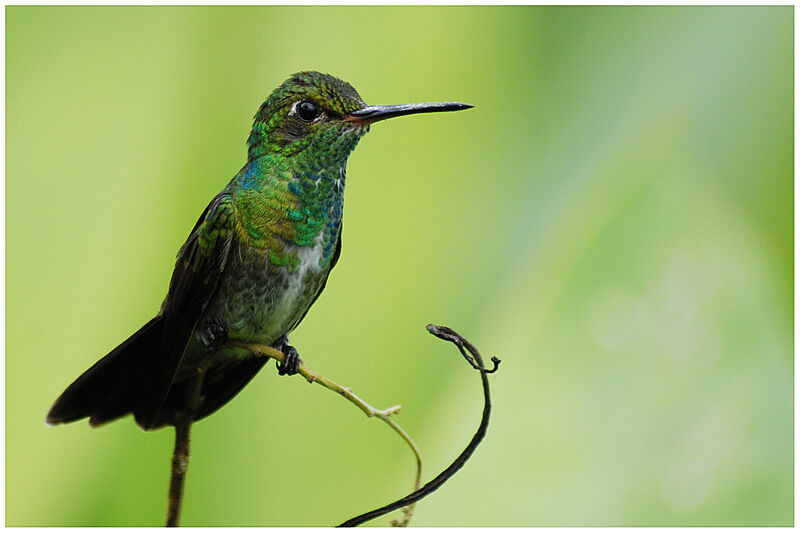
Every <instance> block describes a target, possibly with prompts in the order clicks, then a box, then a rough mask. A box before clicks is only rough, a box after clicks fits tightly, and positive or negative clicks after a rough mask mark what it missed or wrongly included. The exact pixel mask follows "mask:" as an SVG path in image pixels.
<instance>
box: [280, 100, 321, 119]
mask: <svg viewBox="0 0 800 533" xmlns="http://www.w3.org/2000/svg"><path fill="white" fill-rule="evenodd" d="M305 101H306V100H298V101H297V102H295V103H293V104H292V107H291V108H290V109H289V116H290V117H296V116H297V106H299V105H300V104H301V103H303V102H305ZM315 105H317V104H315ZM317 108H318V109H319V114H318V115H317V118H315V119H314V120H312V121H311V122H307V121H305V120H303V119H300V120H303V122H306V124H313V123H315V122H319V121H320V120H322V119H323V118H324V117H325V110H324V109H322V108H321V107H319V105H317Z"/></svg>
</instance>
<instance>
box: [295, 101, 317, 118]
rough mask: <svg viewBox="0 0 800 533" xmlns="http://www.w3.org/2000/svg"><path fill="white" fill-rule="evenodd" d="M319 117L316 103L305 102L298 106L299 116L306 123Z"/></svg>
mask: <svg viewBox="0 0 800 533" xmlns="http://www.w3.org/2000/svg"><path fill="white" fill-rule="evenodd" d="M317 115H319V110H318V109H317V106H316V105H315V104H314V102H309V101H307V100H306V101H303V102H300V103H299V104H297V116H298V117H300V118H301V119H303V120H305V121H306V122H311V121H312V120H314V119H315V118H317Z"/></svg>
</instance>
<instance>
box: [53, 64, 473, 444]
mask: <svg viewBox="0 0 800 533" xmlns="http://www.w3.org/2000/svg"><path fill="white" fill-rule="evenodd" d="M470 107H473V106H471V105H469V104H462V103H458V102H434V103H421V104H404V105H374V106H370V105H366V104H365V103H364V101H363V100H362V99H361V97H360V96H359V94H358V92H356V90H355V89H354V88H353V87H352V85H350V84H349V83H347V82H345V81H342V80H340V79H338V78H336V77H334V76H331V75H329V74H322V73H320V72H313V71H311V72H300V73H297V74H294V75H293V76H291V77H290V78H289V79H287V80H286V81H285V82H283V83H282V84H281V85H280V86H279V87H278V88H277V89H275V90H274V91H273V92H272V93H271V94H270V95H269V97H267V99H266V100H265V101H264V103H263V104H262V105H261V107H260V108H259V110H258V112H257V113H256V115H255V119H254V122H253V128H252V130H251V132H250V136H249V138H248V140H247V162H246V163H245V165H244V167H242V169H241V170H240V171H239V173H238V174H236V175H235V176H234V177H233V179H232V180H231V181H230V183H228V185H227V186H226V187H225V188H224V189H223V190H222V192H220V193H219V194H218V195H217V196H215V197H214V199H213V200H211V202H210V203H209V204H208V206H207V207H206V208H205V210H204V211H203V213H202V215H200V218H199V219H198V220H197V223H196V224H195V225H194V228H193V229H192V231H191V233H190V234H189V237H188V238H187V240H186V242H185V243H184V244H183V246H182V247H181V248H180V250H179V251H178V256H177V260H176V262H175V270H174V271H173V274H172V278H171V280H170V284H169V290H168V292H167V296H166V298H165V299H164V302H163V303H162V305H161V308H160V310H159V311H158V314H156V316H155V317H154V318H153V319H151V320H150V321H149V322H147V323H146V324H145V325H143V326H142V327H141V328H140V329H139V330H138V331H137V332H136V333H134V334H133V335H131V336H130V337H129V338H128V339H127V340H126V341H125V342H123V343H122V344H120V345H119V346H117V347H116V348H114V349H113V350H112V351H111V352H110V353H109V354H108V355H106V356H105V357H103V358H102V359H100V360H99V361H97V363H95V364H94V365H93V366H92V367H91V368H89V369H88V370H86V371H85V372H84V373H83V374H82V375H81V376H80V377H78V379H76V380H75V381H74V382H73V383H72V384H71V385H70V386H69V387H67V389H66V390H65V391H64V392H63V393H62V394H61V396H59V398H58V399H57V400H56V401H55V404H54V405H53V407H52V408H51V409H50V412H49V413H48V415H47V419H46V421H47V423H48V424H62V423H68V422H73V421H76V420H80V419H83V418H87V417H88V418H89V424H90V425H91V426H92V427H96V426H100V425H102V424H105V423H107V422H111V421H112V420H116V419H118V418H120V417H123V416H125V415H127V414H130V413H132V414H133V415H134V418H135V420H136V423H137V424H138V425H139V427H141V428H142V429H143V430H154V429H158V428H161V427H164V426H169V425H175V424H176V423H177V415H178V414H179V412H180V410H181V409H182V408H183V406H184V405H185V402H186V398H187V395H188V394H189V383H190V381H192V380H191V378H192V377H193V376H194V375H196V372H197V368H198V365H199V364H200V363H201V362H204V361H205V362H207V363H204V366H205V368H206V372H205V377H204V379H203V382H202V391H201V398H202V400H201V403H200V405H199V407H198V408H197V410H196V413H195V416H194V420H200V419H202V418H204V417H206V416H208V415H210V414H211V413H213V412H215V411H216V410H217V409H219V408H220V407H222V406H223V405H225V404H226V403H227V402H228V401H229V400H231V399H232V398H233V397H234V396H235V395H236V394H238V392H239V391H240V390H242V388H243V387H244V386H245V385H247V383H249V382H250V380H251V379H252V378H253V377H254V376H255V375H256V373H258V371H259V370H261V368H262V367H263V366H264V364H265V362H266V360H267V358H265V357H257V356H255V355H253V354H252V353H250V352H248V351H246V350H243V349H240V348H236V347H231V346H230V344H229V341H231V340H234V341H245V342H252V343H261V344H266V345H270V346H272V347H274V348H276V349H278V350H280V351H281V352H282V353H283V354H284V356H285V359H284V361H283V362H281V363H278V374H279V375H292V374H295V373H297V371H298V367H299V364H300V362H301V359H300V356H299V353H298V351H297V350H296V349H295V348H294V347H293V346H292V345H291V344H290V343H289V337H288V335H289V333H291V332H292V331H293V330H294V329H295V328H296V327H297V326H298V324H300V322H301V321H302V320H303V318H304V317H305V316H306V314H307V313H308V310H309V308H310V307H311V305H313V303H314V302H315V301H316V300H317V298H319V295H320V294H321V293H322V291H323V290H324V289H325V284H326V282H327V280H328V276H329V275H330V272H331V270H332V269H333V267H334V266H336V263H337V262H338V260H339V256H340V255H341V251H342V212H343V206H344V203H343V202H344V189H345V169H346V166H347V159H348V157H349V155H350V153H351V152H352V151H353V149H354V148H355V147H356V144H358V141H359V140H360V139H361V137H363V136H364V134H366V133H367V132H368V131H369V128H370V125H371V124H373V123H375V122H378V121H381V120H385V119H388V118H392V117H398V116H402V115H410V114H415V113H431V112H439V111H457V110H461V109H467V108H470Z"/></svg>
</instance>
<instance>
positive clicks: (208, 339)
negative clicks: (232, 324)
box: [200, 318, 228, 353]
mask: <svg viewBox="0 0 800 533" xmlns="http://www.w3.org/2000/svg"><path fill="white" fill-rule="evenodd" d="M200 339H201V340H202V341H203V346H205V348H206V351H207V352H208V353H214V352H216V351H217V350H218V349H219V348H220V347H221V346H222V345H223V344H225V343H226V342H228V328H227V327H225V325H224V324H223V323H222V322H221V321H220V320H218V319H216V318H211V319H209V320H208V321H206V325H205V327H204V328H203V333H202V334H201V335H200Z"/></svg>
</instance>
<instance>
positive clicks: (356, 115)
mask: <svg viewBox="0 0 800 533" xmlns="http://www.w3.org/2000/svg"><path fill="white" fill-rule="evenodd" d="M470 107H473V106H471V105H469V104H462V103H460V102H429V103H425V104H401V105H370V106H367V107H364V108H361V109H359V110H358V111H353V112H352V113H350V114H348V115H347V117H346V118H345V120H347V121H350V122H358V123H361V124H372V123H373V122H378V121H379V120H386V119H387V118H392V117H399V116H402V115H413V114H416V113H438V112H439V111H460V110H461V109H469V108H470Z"/></svg>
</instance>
